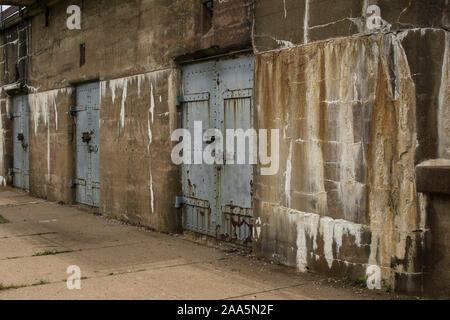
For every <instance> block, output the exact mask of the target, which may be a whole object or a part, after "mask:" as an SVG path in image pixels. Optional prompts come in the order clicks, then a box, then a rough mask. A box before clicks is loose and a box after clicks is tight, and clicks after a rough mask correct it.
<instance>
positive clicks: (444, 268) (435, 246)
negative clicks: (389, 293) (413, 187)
mask: <svg viewBox="0 0 450 320" xmlns="http://www.w3.org/2000/svg"><path fill="white" fill-rule="evenodd" d="M429 202H430V203H431V205H430V208H429V210H430V214H429V222H428V224H429V226H428V227H429V228H430V229H431V230H432V234H431V235H430V239H428V247H427V249H428V250H427V255H426V269H425V274H424V280H425V281H424V293H425V294H426V295H427V296H430V297H433V298H448V297H450V286H449V285H448V284H449V283H450V254H449V252H450V239H449V234H450V215H449V208H450V196H448V195H443V194H433V195H430V196H429Z"/></svg>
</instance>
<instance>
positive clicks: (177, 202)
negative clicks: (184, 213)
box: [175, 196, 184, 209]
mask: <svg viewBox="0 0 450 320" xmlns="http://www.w3.org/2000/svg"><path fill="white" fill-rule="evenodd" d="M183 204H184V199H183V197H179V196H177V197H175V208H177V209H181V208H182V207H183Z"/></svg>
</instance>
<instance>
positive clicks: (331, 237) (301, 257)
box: [258, 208, 364, 271]
mask: <svg viewBox="0 0 450 320" xmlns="http://www.w3.org/2000/svg"><path fill="white" fill-rule="evenodd" d="M283 211H285V212H289V216H288V220H289V224H295V225H297V243H296V244H297V267H298V269H299V270H300V271H306V270H307V266H308V255H310V256H311V257H312V256H313V255H316V256H318V257H320V256H319V255H318V254H317V252H316V251H317V250H318V249H319V247H318V241H317V239H318V237H319V235H320V236H321V238H322V243H323V254H324V258H325V260H326V261H327V263H328V267H329V268H331V267H332V265H333V261H335V260H341V259H339V256H338V255H339V251H340V248H341V247H342V244H343V239H344V236H349V235H350V236H353V237H354V239H355V240H354V244H355V245H356V246H358V247H361V236H362V232H363V228H364V227H363V225H360V224H356V223H353V222H351V221H347V220H341V219H339V220H335V219H332V218H330V217H320V215H318V214H314V213H305V212H301V211H297V210H293V209H288V208H285V210H279V212H283ZM258 237H259V236H258ZM308 239H311V240H312V241H313V247H312V250H311V248H310V247H308V246H307V242H308V241H307V240H308ZM333 244H335V247H336V252H334V251H333ZM316 259H317V257H316Z"/></svg>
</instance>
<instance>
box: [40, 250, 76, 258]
mask: <svg viewBox="0 0 450 320" xmlns="http://www.w3.org/2000/svg"><path fill="white" fill-rule="evenodd" d="M70 252H73V251H72V250H64V251H58V250H46V251H41V252H36V253H35V254H34V255H33V257H41V256H54V255H57V254H63V253H70Z"/></svg>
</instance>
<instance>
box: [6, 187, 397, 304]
mask: <svg viewBox="0 0 450 320" xmlns="http://www.w3.org/2000/svg"><path fill="white" fill-rule="evenodd" d="M0 215H1V216H2V217H3V218H5V219H6V220H7V221H9V222H7V223H3V224H0V299H296V300H304V299H404V298H406V297H403V296H398V295H395V294H392V293H391V294H388V293H386V292H384V291H369V290H367V289H363V288H360V287H356V286H351V285H344V283H343V282H342V281H339V280H336V279H327V278H323V277H320V276H318V275H314V274H306V273H297V272H296V271H294V270H293V269H290V268H287V267H283V266H279V265H275V264H271V263H268V262H265V261H262V260H258V259H256V258H254V257H252V256H251V255H248V254H244V253H243V252H240V251H236V250H231V249H230V247H226V246H219V247H217V246H216V247H210V246H205V245H200V244H198V243H195V242H192V241H190V240H187V239H185V238H183V237H182V236H174V235H167V234H161V233H156V232H152V231H148V230H145V229H143V228H138V227H134V226H129V225H125V224H123V223H120V222H118V221H116V220H108V219H105V218H103V217H100V216H96V215H93V214H91V213H89V212H88V211H86V210H83V208H79V207H76V206H62V205H58V204H56V203H52V202H47V201H44V200H39V199H36V198H33V197H30V196H28V195H27V194H25V193H22V192H19V191H17V190H13V189H7V188H3V189H0ZM45 251H50V252H56V253H58V254H51V255H41V256H36V254H38V253H43V252H45ZM70 265H77V266H79V267H80V269H81V277H82V280H81V290H68V289H67V286H66V280H67V277H68V274H67V273H66V270H67V267H68V266H70ZM36 284H38V285H36ZM11 286H14V287H21V288H19V289H8V287H11Z"/></svg>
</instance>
